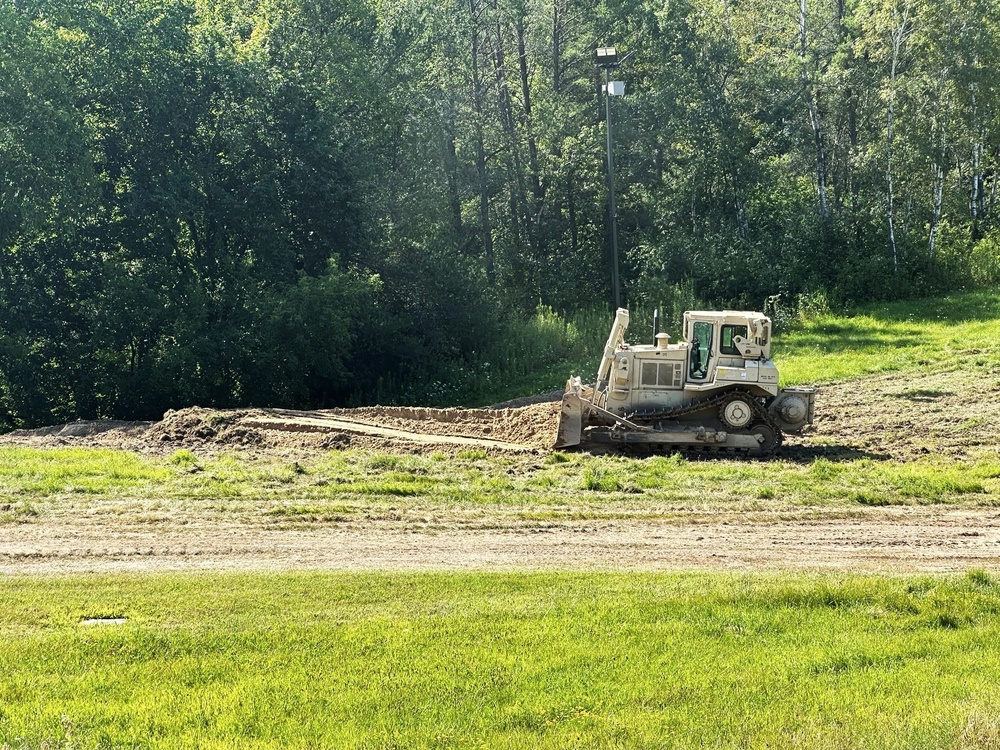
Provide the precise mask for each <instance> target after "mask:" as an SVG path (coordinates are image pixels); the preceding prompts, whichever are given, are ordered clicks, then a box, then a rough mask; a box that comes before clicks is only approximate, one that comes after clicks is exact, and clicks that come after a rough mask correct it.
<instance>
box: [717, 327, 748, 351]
mask: <svg viewBox="0 0 1000 750" xmlns="http://www.w3.org/2000/svg"><path fill="white" fill-rule="evenodd" d="M737 336H742V337H743V338H746V337H747V327H746V326H729V325H726V326H722V340H721V341H720V342H719V351H720V352H722V353H723V354H732V355H734V356H737V357H738V356H739V354H740V350H739V349H737V348H736V344H734V343H733V339H734V338H736V337H737Z"/></svg>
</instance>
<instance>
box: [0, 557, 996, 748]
mask: <svg viewBox="0 0 1000 750" xmlns="http://www.w3.org/2000/svg"><path fill="white" fill-rule="evenodd" d="M0 604H2V606H0V746H2V745H3V744H4V743H6V745H7V746H9V747H10V748H22V747H32V748H38V747H43V746H48V747H77V748H96V747H180V746H196V745H197V746H200V747H289V746H296V747H298V746H302V747H305V746H317V747H338V748H361V747H428V748H429V747H456V748H458V747H463V748H464V747H510V748H564V747H588V748H590V747H598V748H599V747H681V748H686V747H720V748H736V747H751V748H764V747H771V748H791V747H808V748H830V747H865V748H908V749H909V748H955V747H969V746H973V745H971V744H970V738H975V740H976V742H978V743H979V744H978V745H974V746H977V747H996V745H997V742H1000V731H998V730H1000V726H998V723H997V722H996V721H995V720H994V717H995V716H996V715H997V714H996V711H997V709H998V708H1000V703H998V698H997V694H996V685H997V684H1000V647H998V645H997V644H1000V588H998V585H997V583H996V581H995V579H994V577H993V576H991V575H989V574H987V573H984V572H983V571H972V572H971V573H970V574H969V575H968V576H964V577H948V578H927V577H924V578H909V579H885V578H875V577H851V576H837V577H818V576H805V577H803V576H796V577H790V576H780V575H777V576H775V575H768V576H747V575H676V574H674V575H663V574H641V575H636V574H631V575H617V574H610V575H609V574H604V575H599V574H573V575H570V574H505V575H491V574H482V573H480V574H433V575H427V574H424V575H398V574H382V575H371V574H364V575H347V574H285V575H171V576H150V577H132V576H88V577H70V578H60V579H45V578H42V579H39V578H31V579H8V580H5V581H3V582H2V583H0ZM108 617H116V618H125V619H126V622H125V623H124V624H119V625H84V624H81V623H82V622H83V621H84V620H86V619H88V618H108Z"/></svg>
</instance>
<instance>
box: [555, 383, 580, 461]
mask: <svg viewBox="0 0 1000 750" xmlns="http://www.w3.org/2000/svg"><path fill="white" fill-rule="evenodd" d="M582 437H583V401H582V399H581V398H580V395H579V394H578V393H572V392H569V393H565V394H563V400H562V407H561V408H560V410H559V429H558V432H557V433H556V444H555V445H554V446H552V447H553V448H570V447H572V446H574V445H579V444H580V440H581V439H582Z"/></svg>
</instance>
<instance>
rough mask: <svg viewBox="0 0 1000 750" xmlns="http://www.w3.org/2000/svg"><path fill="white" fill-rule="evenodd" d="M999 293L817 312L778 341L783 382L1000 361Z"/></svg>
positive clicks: (987, 364)
mask: <svg viewBox="0 0 1000 750" xmlns="http://www.w3.org/2000/svg"><path fill="white" fill-rule="evenodd" d="M998 342H1000V292H998V291H995V290H994V291H978V292H967V293H964V294H955V295H950V296H947V297H936V298H930V299H925V300H916V301H909V302H894V303H891V304H882V305H877V306H872V307H867V308H862V309H859V310H858V311H857V313H856V314H855V315H852V316H846V315H820V316H817V317H815V318H812V319H809V320H805V321H802V322H801V324H800V326H799V327H798V328H796V329H795V330H792V331H790V332H788V333H785V334H782V335H781V336H779V337H777V338H776V340H775V347H774V351H773V355H774V359H775V362H776V364H777V365H778V369H779V371H780V372H781V379H782V383H783V384H784V385H798V384H809V383H829V382H833V381H838V380H849V379H851V378H857V377H860V376H862V375H869V374H876V373H882V372H893V371H906V370H918V369H928V368H935V369H973V368H980V369H981V368H984V367H985V368H997V367H1000V343H998Z"/></svg>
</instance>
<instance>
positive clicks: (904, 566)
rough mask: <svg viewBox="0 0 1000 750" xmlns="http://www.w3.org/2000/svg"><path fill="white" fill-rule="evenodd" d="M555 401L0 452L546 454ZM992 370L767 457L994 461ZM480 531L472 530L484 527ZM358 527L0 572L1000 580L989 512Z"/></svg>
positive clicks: (870, 400) (44, 547) (914, 386)
mask: <svg viewBox="0 0 1000 750" xmlns="http://www.w3.org/2000/svg"><path fill="white" fill-rule="evenodd" d="M556 414H557V404H556V403H555V402H554V401H542V402H540V403H528V404H526V405H510V404H508V405H504V408H495V409H422V408H404V407H368V408H363V409H334V410H326V411H316V412H297V411H290V410H279V409H243V410H225V411H219V410H209V409H200V408H191V409H184V410H181V411H174V412H168V413H167V414H166V415H165V417H164V419H163V420H162V421H161V422H157V423H152V424H149V423H135V422H130V423H111V422H98V423H76V424H72V425H63V426H58V427H52V428H46V429H44V430H33V431H20V432H15V433H10V434H8V435H5V436H2V437H0V444H19V445H32V446H39V447H46V446H66V445H75V446H103V447H114V448H122V449H127V450H133V451H137V452H140V453H150V454H169V453H172V452H173V451H176V450H178V449H180V448H187V449H190V450H192V451H195V452H205V453H213V452H217V451H222V450H226V451H231V450H239V451H241V452H244V453H246V454H249V455H251V456H252V455H253V454H254V453H255V452H257V453H266V454H272V453H274V454H280V455H286V456H287V455H300V454H301V455H308V454H310V453H315V452H316V451H321V450H329V449H338V448H346V447H355V448H366V449H372V450H382V451H392V452H417V453H425V452H442V453H445V454H450V455H456V454H458V453H460V452H462V451H468V450H476V451H483V452H485V453H487V454H488V455H491V454H506V455H525V456H526V460H535V461H537V458H530V456H537V454H539V453H544V452H546V451H547V450H548V448H549V446H551V444H552V442H553V440H554V437H555V427H556ZM998 425H1000V376H998V373H997V372H995V371H986V370H983V371H953V372H941V371H939V372H932V373H921V374H912V373H906V374H891V375H884V376H878V377H872V378H868V379H866V380H864V381H852V382H848V383H833V384H829V385H827V386H824V387H823V388H822V390H821V393H820V395H819V398H818V403H817V407H816V424H815V425H814V427H813V429H812V431H811V432H810V433H809V434H807V435H806V436H803V437H792V438H789V439H788V440H787V441H786V445H785V447H784V448H783V449H782V453H781V456H780V458H782V459H785V460H792V461H803V462H808V461H812V460H815V459H816V458H820V457H826V458H828V459H830V460H845V459H846V460H849V459H854V458H865V457H867V458H871V459H873V460H892V461H900V462H905V461H909V460H913V459H915V458H918V457H920V456H922V455H926V454H929V453H934V454H937V455H940V456H945V457H950V458H952V459H953V460H956V461H961V460H963V459H964V458H966V457H967V456H970V455H972V454H976V455H982V454H983V453H986V454H990V455H995V456H998V457H1000V447H998V446H1000V441H998V440H997V437H996V430H997V426H998ZM488 520H489V519H486V521H488ZM411 521H412V519H405V518H402V519H400V518H396V519H385V518H382V519H372V520H371V521H369V522H366V523H363V524H361V525H356V524H355V525H352V526H350V527H342V526H337V525H334V526H324V527H319V528H309V529H301V528H262V527H258V526H249V525H246V524H243V523H240V522H238V521H232V522H215V521H213V522H208V521H205V520H198V519H170V520H167V521H164V522H162V523H158V524H155V525H152V526H151V525H150V524H149V523H147V522H145V521H143V519H140V518H130V517H128V516H127V515H126V516H124V517H120V518H117V519H116V520H115V522H114V526H113V527H112V526H109V525H108V522H107V520H106V518H105V520H101V517H98V516H94V517H86V516H83V517H77V518H67V517H65V516H61V517H58V518H45V517H40V518H35V519H32V521H31V522H30V523H23V524H18V525H9V526H6V527H4V528H3V529H2V533H0V573H3V574H38V573H42V574H47V573H57V572H68V571H115V570H136V571H153V570H180V569H184V570H191V569H234V570H250V569H288V568H324V569H343V570H362V569H404V570H405V569H413V570H426V569H487V570H493V569H526V570H531V569H625V570H633V569H642V570H647V569H648V570H719V569H721V570H747V569H750V570H844V571H874V572H916V571H925V572H939V571H956V570H966V569H968V568H970V567H979V568H985V569H992V570H1000V513H998V511H997V510H996V509H994V508H988V507H987V508H948V507H941V506H936V507H935V506H915V507H891V508H857V509H852V510H851V511H850V512H849V513H845V512H844V510H843V509H839V510H838V509H828V510H827V509H815V508H814V509H803V510H802V512H801V513H797V514H794V513H793V514H788V513H782V514H773V515H769V514H767V513H756V514H752V515H743V516H733V515H731V514H723V513H721V512H720V513H716V514H712V513H707V514H706V513H700V514H691V515H690V516H689V517H685V518H672V519H668V520H662V519H658V520H655V521H647V520H644V519H638V520H636V519H630V520H613V521H597V522H595V521H576V520H556V521H553V522H551V523H548V524H545V525H540V524H535V525H521V526H518V525H516V524H515V525H504V524H502V523H496V524H491V523H489V522H482V523H477V524H473V525H470V524H467V523H464V522H463V521H462V519H461V518H459V517H458V516H456V515H455V512H453V513H452V515H451V516H449V515H448V514H447V513H445V514H444V515H443V516H442V517H440V518H438V519H436V522H435V523H433V524H428V525H427V526H426V527H421V526H420V525H419V524H414V523H412V522H411Z"/></svg>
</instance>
